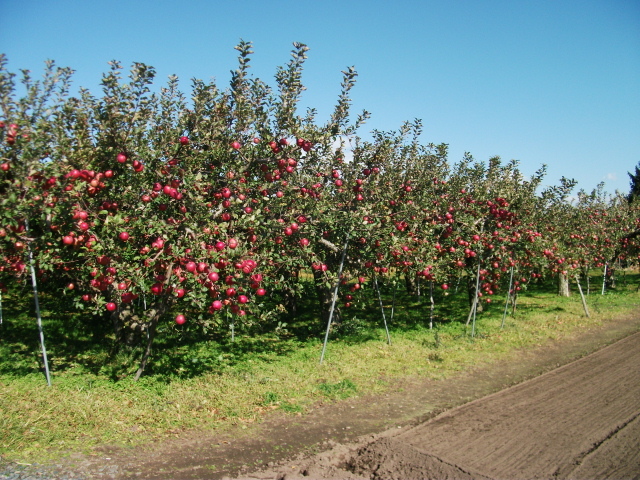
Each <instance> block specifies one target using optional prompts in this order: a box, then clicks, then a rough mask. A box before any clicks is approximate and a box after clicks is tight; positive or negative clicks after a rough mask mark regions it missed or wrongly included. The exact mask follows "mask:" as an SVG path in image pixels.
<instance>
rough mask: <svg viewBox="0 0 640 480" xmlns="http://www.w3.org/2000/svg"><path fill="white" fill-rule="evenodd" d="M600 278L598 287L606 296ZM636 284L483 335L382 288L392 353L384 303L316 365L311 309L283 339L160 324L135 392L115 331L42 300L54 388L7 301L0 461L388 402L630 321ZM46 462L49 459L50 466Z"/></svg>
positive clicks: (28, 327)
mask: <svg viewBox="0 0 640 480" xmlns="http://www.w3.org/2000/svg"><path fill="white" fill-rule="evenodd" d="M597 281H598V280H597V277H594V279H593V282H594V284H597V283H596V282H597ZM639 281H640V279H639V278H638V276H637V275H627V276H626V277H625V279H624V281H619V282H618V286H617V287H616V289H613V290H610V291H608V292H607V293H606V294H605V295H601V294H600V290H599V287H598V289H597V291H592V292H591V294H590V295H589V297H588V304H589V308H590V311H591V318H586V317H585V314H584V310H583V308H582V304H581V302H580V297H579V295H578V294H577V293H574V295H573V296H572V297H571V298H559V297H557V296H556V295H555V289H554V288H553V286H550V285H544V284H541V285H537V286H532V288H530V290H529V291H528V292H526V293H524V294H521V295H520V297H519V300H518V308H517V311H516V312H515V314H510V315H509V316H507V318H506V322H505V327H504V328H501V323H502V319H503V311H504V301H505V299H504V297H500V296H497V295H496V296H495V297H494V298H493V303H492V305H491V306H490V307H489V308H488V309H486V311H485V312H483V313H482V314H480V315H478V317H477V324H476V328H475V332H474V333H475V336H473V337H472V336H471V331H472V330H471V327H469V326H466V325H465V321H466V318H467V313H468V304H467V300H466V296H465V294H464V293H463V292H460V293H450V294H449V295H447V296H443V293H442V292H438V296H437V297H436V309H435V320H436V321H435V323H434V328H433V329H430V328H429V308H428V304H427V298H425V297H424V296H423V297H421V298H416V297H409V296H407V295H406V294H402V293H400V292H399V291H398V293H397V296H396V302H395V313H394V318H393V319H391V318H390V315H391V303H392V298H393V296H392V290H391V288H390V287H389V286H387V287H383V288H382V292H383V302H384V305H385V314H386V318H387V321H388V322H389V327H390V334H391V339H392V344H391V345H388V344H387V342H386V334H385V331H384V329H383V328H382V326H383V323H382V317H381V313H380V310H379V306H378V302H377V298H375V296H374V292H373V291H370V292H369V293H370V299H371V301H370V302H366V305H364V306H362V307H359V308H352V309H349V310H348V315H345V319H344V321H343V322H342V323H341V324H340V325H339V326H337V327H336V328H335V329H334V330H333V331H332V333H331V336H330V342H329V345H328V347H327V351H326V355H325V359H324V362H323V364H322V365H320V364H319V359H320V354H321V350H322V340H323V333H324V332H323V329H324V326H323V325H319V322H318V320H317V319H316V318H317V315H315V313H314V309H313V306H312V305H302V306H301V307H302V309H301V311H302V312H304V314H303V315H300V316H299V317H297V318H296V319H293V320H291V319H290V320H289V322H288V325H286V326H282V325H280V328H279V329H278V330H277V331H276V333H273V329H270V330H271V333H264V332H262V333H260V332H256V331H243V330H242V329H239V330H237V331H236V335H235V341H233V342H232V341H231V339H230V335H229V331H228V330H227V329H226V327H225V328H222V329H217V330H215V331H208V332H203V331H202V330H201V329H198V328H195V327H187V328H184V327H178V326H176V325H175V324H174V323H173V322H171V321H170V320H166V321H165V322H164V323H163V324H162V328H161V331H160V332H159V338H158V343H157V344H156V349H155V354H154V356H153V359H152V362H153V363H152V365H151V368H150V369H149V371H148V374H147V375H146V376H143V377H142V378H141V379H140V381H138V382H133V381H132V375H131V373H132V372H134V371H135V369H136V367H137V364H136V360H137V358H139V355H140V351H139V350H135V349H133V350H125V351H120V352H119V353H115V352H114V351H113V349H112V342H111V340H110V337H109V333H108V330H107V329H106V328H104V326H102V325H100V324H96V321H95V319H90V318H87V317H86V315H84V316H83V315H82V314H78V313H73V312H71V311H68V309H67V307H66V304H65V301H64V299H60V298H54V297H47V296H44V297H43V298H42V299H41V302H42V305H43V308H44V331H45V335H46V340H47V347H48V350H49V352H48V353H49V359H50V361H51V372H52V380H53V385H52V386H51V387H47V385H46V382H45V379H44V375H43V374H42V371H41V370H42V359H41V355H40V349H39V344H38V336H37V329H36V326H35V320H34V317H33V313H32V311H31V310H32V309H31V307H30V303H31V298H30V296H29V291H28V290H27V289H24V290H21V291H13V292H10V294H8V295H5V296H4V298H3V303H2V306H3V323H2V325H0V454H2V455H3V456H5V457H6V458H11V459H14V460H15V459H17V460H23V461H44V460H46V458H47V456H52V455H59V454H60V453H61V452H69V451H90V450H91V449H92V448H93V447H95V446H98V445H101V444H105V443H111V444H122V445H134V444H137V443H142V442H146V441H148V440H149V439H150V438H155V439H159V438H164V437H168V436H174V435H179V434H181V433H182V432H184V431H185V430H188V429H194V428H207V429H215V428H225V427H227V426H229V425H237V424H248V423H251V422H256V421H259V419H260V418H261V417H262V416H264V415H265V414H267V413H268V412H269V411H271V410H275V409H279V410H283V411H285V412H290V413H291V414H300V413H303V412H304V411H305V409H306V408H307V407H308V406H310V405H312V404H315V403H318V402H327V401H336V400H339V399H341V398H346V397H349V396H353V395H358V394H359V393H362V392H367V393H370V392H382V391H384V390H385V388H389V386H390V385H391V384H392V381H393V380H394V379H397V378H401V377H406V376H416V375H420V376H429V377H446V376H450V375H453V374H455V372H457V371H459V370H462V369H465V368H467V367H468V366H470V365H475V364H478V363H480V362H490V361H495V360H497V359H499V358H501V356H502V355H504V354H506V353H507V352H509V351H512V350H513V349H516V348H526V347H530V346H533V345H537V344H540V343H542V342H544V341H546V340H547V339H549V338H560V337H565V336H571V335H572V334H574V333H575V332H576V330H578V329H581V328H583V327H587V326H589V325H595V324H600V323H602V322H606V321H607V320H609V319H612V318H616V317H620V316H622V315H625V314H626V313H628V312H629V311H631V310H633V309H636V308H637V305H638V304H640V294H639V293H637V285H638V282H639ZM44 452H46V453H44Z"/></svg>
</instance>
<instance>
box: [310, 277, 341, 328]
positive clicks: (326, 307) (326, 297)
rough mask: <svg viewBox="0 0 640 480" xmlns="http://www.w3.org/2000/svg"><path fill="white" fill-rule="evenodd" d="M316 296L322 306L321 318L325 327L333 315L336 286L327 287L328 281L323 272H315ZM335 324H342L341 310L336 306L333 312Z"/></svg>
mask: <svg viewBox="0 0 640 480" xmlns="http://www.w3.org/2000/svg"><path fill="white" fill-rule="evenodd" d="M313 277H314V279H315V288H316V295H317V297H318V305H319V306H320V316H321V318H322V322H323V324H324V325H327V324H328V323H329V315H330V313H331V304H332V303H333V293H334V291H335V285H327V280H326V278H325V277H324V273H323V272H322V271H317V270H316V271H314V272H313ZM332 322H333V323H339V322H340V309H339V308H338V306H337V305H336V307H335V309H334V312H333V320H332Z"/></svg>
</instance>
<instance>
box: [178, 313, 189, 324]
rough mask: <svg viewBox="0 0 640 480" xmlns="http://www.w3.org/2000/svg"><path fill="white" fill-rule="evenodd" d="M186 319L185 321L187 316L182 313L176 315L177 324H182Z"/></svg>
mask: <svg viewBox="0 0 640 480" xmlns="http://www.w3.org/2000/svg"><path fill="white" fill-rule="evenodd" d="M186 321H187V318H186V317H185V316H184V315H182V314H180V315H176V323H177V324H178V325H184V322H186Z"/></svg>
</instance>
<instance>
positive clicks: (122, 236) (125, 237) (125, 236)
mask: <svg viewBox="0 0 640 480" xmlns="http://www.w3.org/2000/svg"><path fill="white" fill-rule="evenodd" d="M118 237H119V238H120V240H122V241H123V242H126V241H127V240H129V233H128V232H120V235H118Z"/></svg>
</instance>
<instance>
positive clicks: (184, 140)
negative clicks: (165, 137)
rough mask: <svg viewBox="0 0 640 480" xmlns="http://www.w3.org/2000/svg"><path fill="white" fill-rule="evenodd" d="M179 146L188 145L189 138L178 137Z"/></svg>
mask: <svg viewBox="0 0 640 480" xmlns="http://www.w3.org/2000/svg"><path fill="white" fill-rule="evenodd" d="M180 145H189V137H184V136H183V137H180Z"/></svg>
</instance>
